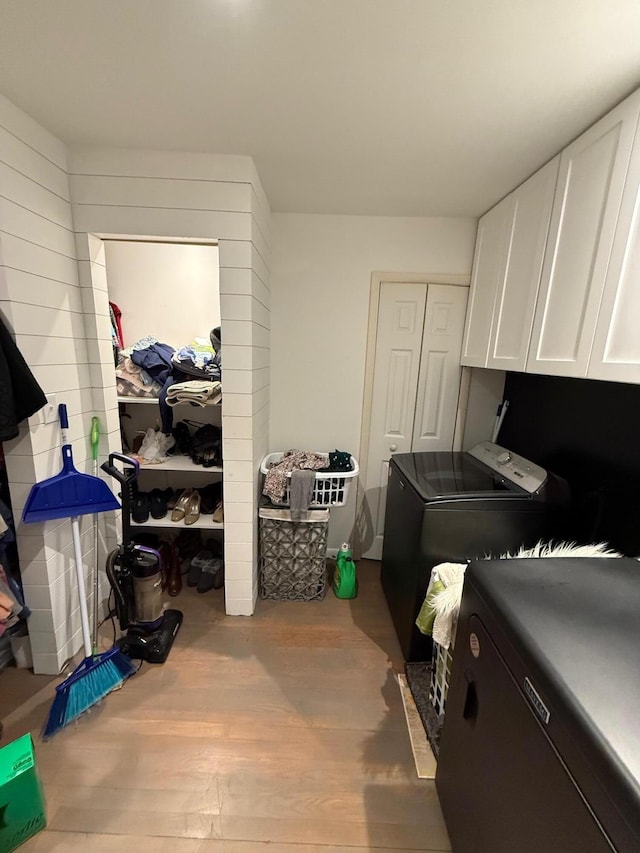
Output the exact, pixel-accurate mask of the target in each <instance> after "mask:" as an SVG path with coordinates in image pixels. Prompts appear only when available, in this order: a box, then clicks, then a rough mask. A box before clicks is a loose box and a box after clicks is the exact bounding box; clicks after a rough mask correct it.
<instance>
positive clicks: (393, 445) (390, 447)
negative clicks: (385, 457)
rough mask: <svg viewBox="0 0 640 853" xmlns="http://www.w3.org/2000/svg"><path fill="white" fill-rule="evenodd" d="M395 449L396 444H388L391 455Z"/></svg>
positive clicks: (396, 447)
mask: <svg viewBox="0 0 640 853" xmlns="http://www.w3.org/2000/svg"><path fill="white" fill-rule="evenodd" d="M397 449H398V445H397V444H390V445H389V450H390V451H391V452H392V453H394V452H395V451H396V450H397Z"/></svg>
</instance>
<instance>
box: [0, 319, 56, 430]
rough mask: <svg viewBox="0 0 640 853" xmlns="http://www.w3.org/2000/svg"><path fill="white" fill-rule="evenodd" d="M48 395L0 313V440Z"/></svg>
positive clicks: (40, 405)
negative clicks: (39, 383)
mask: <svg viewBox="0 0 640 853" xmlns="http://www.w3.org/2000/svg"><path fill="white" fill-rule="evenodd" d="M46 402H47V398H46V397H45V395H44V391H43V390H42V388H41V387H40V386H39V385H38V383H37V382H36V380H35V378H34V375H33V373H32V372H31V371H30V370H29V367H28V365H27V363H26V361H25V360H24V358H23V357H22V353H21V352H20V350H19V349H18V347H17V346H16V344H15V341H14V340H13V338H12V337H11V334H10V333H9V330H8V329H7V327H6V326H5V324H4V321H3V319H2V317H0V441H8V440H9V439H10V438H15V437H16V436H17V435H18V424H19V423H20V422H21V421H23V420H24V419H25V418H28V417H30V415H33V414H35V412H37V411H38V410H39V409H41V408H42V407H43V406H44V405H45V403H46Z"/></svg>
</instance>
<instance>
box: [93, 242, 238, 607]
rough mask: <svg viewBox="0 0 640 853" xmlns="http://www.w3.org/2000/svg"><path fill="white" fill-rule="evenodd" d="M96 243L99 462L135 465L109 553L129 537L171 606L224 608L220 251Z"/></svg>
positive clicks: (210, 246)
mask: <svg viewBox="0 0 640 853" xmlns="http://www.w3.org/2000/svg"><path fill="white" fill-rule="evenodd" d="M93 240H99V242H100V246H98V245H97V244H94V249H95V250H96V251H95V257H97V258H98V259H99V261H100V260H101V261H103V265H104V266H103V269H104V279H103V284H104V287H105V288H106V294H105V297H106V303H107V304H106V310H107V312H108V317H107V318H106V319H107V321H108V330H109V346H108V348H107V347H105V345H104V344H105V342H104V340H102V341H100V340H98V346H99V350H100V358H101V377H100V379H101V383H102V385H103V389H104V395H105V398H104V409H105V422H106V424H107V429H108V430H110V432H109V434H108V435H107V442H106V444H107V446H106V447H104V448H102V447H101V454H100V458H101V461H103V460H104V458H105V456H106V455H108V453H109V452H114V451H115V452H120V453H123V454H124V455H125V456H128V457H130V458H133V459H135V460H136V461H137V462H138V464H139V469H138V477H137V481H136V482H135V483H134V484H133V485H132V487H131V489H129V490H128V498H129V500H128V501H126V502H123V511H124V508H125V507H126V504H127V503H128V505H129V510H130V512H129V513H128V514H127V521H128V523H121V524H120V525H117V527H116V529H115V530H114V531H112V536H111V537H110V536H109V531H108V530H107V531H106V535H105V546H106V547H105V556H106V554H107V553H110V551H111V549H112V548H113V547H116V546H117V545H118V544H120V542H122V539H123V536H124V537H125V538H126V537H128V536H130V537H131V540H132V541H134V542H135V543H137V544H139V545H143V546H145V547H147V548H152V549H153V550H155V551H158V553H159V554H160V557H161V562H162V573H163V584H164V588H165V589H164V591H165V601H166V604H168V606H169V607H170V608H174V607H178V608H180V610H183V609H184V610H188V609H189V608H190V606H191V604H193V602H191V604H190V603H189V601H185V598H187V599H194V600H195V599H196V598H198V599H200V598H201V597H202V599H203V600H204V594H205V593H206V595H207V600H211V599H213V598H214V597H215V598H216V599H218V601H217V603H216V604H217V605H219V609H220V610H221V612H224V510H223V463H222V416H221V409H222V381H221V380H222V375H221V371H222V364H221V341H222V330H221V321H220V287H219V257H218V245H217V243H216V242H215V241H211V242H207V241H202V240H198V241H192V240H188V241H184V240H175V239H161V238H146V237H130V236H129V237H127V236H121V235H101V237H100V238H96V237H93V235H89V241H90V245H91V243H92V241H93ZM92 266H93V264H92ZM94 271H95V270H94ZM97 274H98V281H97V282H96V281H94V282H93V286H94V296H96V295H97V294H96V292H95V288H96V286H98V287H99V286H100V282H99V279H100V273H99V271H98V273H97ZM98 303H99V298H98ZM100 310H105V305H104V301H103V303H102V309H100V307H99V305H98V304H97V305H96V311H97V313H98V312H100ZM103 329H104V325H103ZM98 337H99V339H100V338H101V337H102V336H101V335H99V336H98ZM105 361H108V362H109V364H108V366H107V364H105ZM94 386H95V379H94ZM111 486H112V488H113V489H114V491H116V492H117V491H119V490H120V486H119V485H118V483H117V482H115V481H113V482H112V483H111ZM122 521H123V522H124V521H125V520H124V519H123V520H122ZM114 537H115V542H114ZM109 540H111V541H109ZM108 591H109V589H108V588H107V589H106V592H108ZM216 609H218V606H216Z"/></svg>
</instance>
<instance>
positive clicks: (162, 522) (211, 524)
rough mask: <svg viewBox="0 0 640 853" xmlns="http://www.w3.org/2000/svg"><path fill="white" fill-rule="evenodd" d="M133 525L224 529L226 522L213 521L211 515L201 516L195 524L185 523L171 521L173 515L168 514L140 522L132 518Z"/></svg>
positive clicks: (178, 528)
mask: <svg viewBox="0 0 640 853" xmlns="http://www.w3.org/2000/svg"><path fill="white" fill-rule="evenodd" d="M131 526H132V527H164V528H170V529H171V530H184V529H185V528H186V529H187V530H189V528H194V529H195V530H224V523H222V522H219V521H211V517H210V516H202V515H201V516H200V518H199V519H198V520H197V521H194V523H193V524H184V522H182V521H171V516H167V517H166V518H149V520H148V521H144V522H142V523H141V524H139V523H138V522H137V521H133V519H131Z"/></svg>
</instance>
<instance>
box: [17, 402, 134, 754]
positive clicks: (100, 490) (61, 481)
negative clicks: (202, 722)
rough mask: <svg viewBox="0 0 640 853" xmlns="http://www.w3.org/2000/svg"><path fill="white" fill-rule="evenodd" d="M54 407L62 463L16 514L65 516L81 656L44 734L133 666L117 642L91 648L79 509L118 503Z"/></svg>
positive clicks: (59, 690) (32, 518) (59, 691)
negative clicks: (82, 465)
mask: <svg viewBox="0 0 640 853" xmlns="http://www.w3.org/2000/svg"><path fill="white" fill-rule="evenodd" d="M58 411H59V416H60V426H61V428H62V441H63V447H62V464H63V468H62V471H61V472H60V473H59V474H57V475H56V476H55V477H51V478H49V479H48V480H44V481H43V482H42V483H36V484H35V485H34V486H32V488H31V491H30V492H29V497H28V498H27V503H26V505H25V508H24V511H23V514H22V520H23V521H24V522H26V523H30V522H36V521H51V520H52V519H56V518H70V519H71V534H72V537H73V550H74V556H75V572H76V582H77V585H78V598H79V599H80V624H81V626H82V640H83V645H84V653H85V658H84V660H83V661H82V662H81V663H80V664H79V665H78V666H77V667H76V668H75V669H74V671H73V672H72V673H71V675H69V676H68V678H66V679H65V680H64V681H63V682H62V683H61V684H59V685H58V686H57V687H56V696H55V699H54V701H53V704H52V706H51V710H50V711H49V717H48V719H47V721H46V723H45V725H44V728H43V731H42V737H43V738H44V739H45V740H47V739H48V738H50V737H53V735H54V734H56V732H57V731H59V730H60V729H61V728H63V727H64V726H67V725H68V724H69V723H71V722H73V721H74V720H76V719H77V718H78V717H79V716H80V715H81V714H83V713H84V712H85V711H88V710H89V708H91V707H93V705H95V704H96V703H97V702H99V701H100V700H101V699H103V698H104V697H105V696H106V695H107V694H108V693H111V691H112V690H115V689H116V688H117V687H120V686H121V685H122V683H123V682H124V680H125V679H126V678H128V677H129V676H130V675H133V673H134V672H135V668H134V666H133V664H132V662H131V660H130V659H129V658H128V657H127V656H126V655H124V654H123V653H122V652H121V651H120V649H118V648H117V647H114V648H112V649H109V651H107V652H104V653H103V654H92V648H91V637H90V633H89V613H88V610H87V595H86V589H85V583H84V574H83V569H82V548H81V545H80V520H79V519H80V516H81V515H91V514H97V513H100V512H109V511H110V510H114V509H120V504H119V503H118V501H117V500H116V499H115V497H114V496H113V494H112V492H111V490H110V489H109V487H108V486H107V484H106V483H105V482H103V481H102V480H101V479H100V478H99V477H92V476H91V475H89V474H81V473H80V472H79V471H77V470H76V468H75V466H74V464H73V453H72V449H71V445H70V444H69V443H68V439H67V429H68V427H69V421H68V418H67V407H66V406H65V405H64V404H61V405H60V406H59V410H58ZM96 559H97V555H96Z"/></svg>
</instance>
